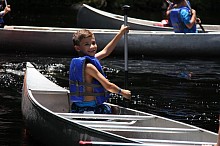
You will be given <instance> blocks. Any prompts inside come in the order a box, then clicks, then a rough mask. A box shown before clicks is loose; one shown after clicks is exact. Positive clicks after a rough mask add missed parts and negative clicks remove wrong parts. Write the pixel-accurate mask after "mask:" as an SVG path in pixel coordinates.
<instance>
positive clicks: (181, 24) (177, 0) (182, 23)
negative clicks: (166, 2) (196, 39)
mask: <svg viewBox="0 0 220 146" xmlns="http://www.w3.org/2000/svg"><path fill="white" fill-rule="evenodd" d="M173 3H174V5H175V8H173V9H171V11H170V20H171V23H172V26H173V28H174V32H176V33H197V32H198V31H197V28H196V22H197V21H198V22H200V21H201V20H200V19H199V18H196V11H195V10H194V9H192V10H190V8H189V7H187V6H188V4H187V3H188V1H186V0H173Z"/></svg>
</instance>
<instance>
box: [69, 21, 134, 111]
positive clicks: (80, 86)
mask: <svg viewBox="0 0 220 146" xmlns="http://www.w3.org/2000/svg"><path fill="white" fill-rule="evenodd" d="M128 30H129V27H128V26H124V25H122V26H121V29H120V30H119V32H118V33H117V34H116V36H115V37H114V38H113V39H112V40H111V41H110V42H109V43H108V44H107V45H106V47H105V48H104V49H103V50H101V51H100V52H97V44H96V40H95V36H94V34H93V33H92V32H91V31H89V30H85V29H83V30H79V31H77V32H76V33H74V34H73V38H72V40H73V46H74V49H75V51H77V53H78V56H79V57H78V58H73V59H72V61H71V64H70V72H69V80H70V96H71V97H70V99H71V102H72V112H73V113H95V114H103V113H104V114H110V113H111V108H110V107H109V106H107V105H106V104H103V103H104V102H106V101H107V99H108V98H109V94H108V93H107V91H109V92H112V93H116V94H120V95H122V96H123V97H125V98H127V99H130V97H131V91H129V90H126V89H121V88H120V87H118V86H117V85H115V84H114V83H111V82H110V81H109V80H108V79H106V76H105V74H104V72H103V70H102V66H101V64H100V62H99V61H100V60H101V59H103V58H105V57H107V56H109V55H110V54H111V52H112V51H113V50H114V48H115V46H116V45H117V43H118V42H119V40H120V39H121V37H122V36H123V35H124V33H126V32H127V31H128ZM96 52H97V53H96Z"/></svg>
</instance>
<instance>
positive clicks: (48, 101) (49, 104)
mask: <svg viewBox="0 0 220 146" xmlns="http://www.w3.org/2000/svg"><path fill="white" fill-rule="evenodd" d="M31 92H32V94H33V96H34V98H35V99H36V100H37V101H38V102H39V103H40V104H41V105H42V106H44V107H46V108H48V109H49V110H51V111H53V112H60V113H68V112H70V99H69V93H68V92H65V91H42V90H33V89H32V90H31Z"/></svg>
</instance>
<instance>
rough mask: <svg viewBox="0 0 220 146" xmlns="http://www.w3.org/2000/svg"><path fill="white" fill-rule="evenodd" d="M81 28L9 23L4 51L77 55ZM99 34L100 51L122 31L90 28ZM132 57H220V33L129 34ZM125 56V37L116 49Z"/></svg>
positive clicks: (2, 32) (0, 46)
mask: <svg viewBox="0 0 220 146" xmlns="http://www.w3.org/2000/svg"><path fill="white" fill-rule="evenodd" d="M80 29H81V28H56V27H32V26H8V27H6V28H4V29H0V40H1V41H0V53H16V54H18V53H32V54H49V55H52V54H55V55H62V56H64V55H67V56H68V55H69V56H73V46H72V35H73V33H74V32H76V31H77V30H80ZM90 30H91V31H93V33H94V34H95V37H96V42H97V45H98V51H99V50H101V49H103V48H104V47H105V46H106V45H107V43H108V42H109V41H110V40H112V38H113V37H114V36H115V35H116V34H117V33H118V30H113V29H90ZM128 54H129V57H136V56H137V57H143V56H145V57H148V56H156V57H158V56H159V57H219V56H220V32H208V33H197V34H192V33H191V34H184V33H174V32H168V31H138V30H130V31H129V33H128ZM112 55H113V56H114V55H117V56H124V38H122V39H121V40H120V41H119V43H118V44H117V46H116V48H115V50H114V51H113V54H112Z"/></svg>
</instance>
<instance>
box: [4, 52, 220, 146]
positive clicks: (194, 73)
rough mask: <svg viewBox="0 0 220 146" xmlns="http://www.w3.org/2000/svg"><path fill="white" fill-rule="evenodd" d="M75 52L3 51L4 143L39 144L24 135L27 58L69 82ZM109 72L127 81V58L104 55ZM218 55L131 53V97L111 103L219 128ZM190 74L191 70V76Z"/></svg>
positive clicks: (114, 79)
mask: <svg viewBox="0 0 220 146" xmlns="http://www.w3.org/2000/svg"><path fill="white" fill-rule="evenodd" d="M70 60H71V57H64V58H62V57H47V56H30V55H22V56H21V55H11V56H7V57H6V55H5V54H0V145H5V146H8V145H22V146H35V145H39V144H36V142H35V141H33V140H32V139H30V138H29V137H26V135H25V128H24V124H23V120H22V114H21V89H22V83H23V77H24V71H25V63H26V62H27V61H29V62H31V63H33V64H34V65H35V66H36V68H37V69H39V70H40V72H41V73H43V74H44V75H46V76H47V77H48V78H49V79H51V80H52V81H53V82H55V83H57V84H59V85H61V86H63V87H68V69H69V63H70ZM102 64H103V66H105V67H106V68H107V76H108V78H109V79H110V80H111V81H112V82H114V83H116V84H117V85H119V86H121V87H123V86H124V71H123V70H124V61H123V59H122V58H114V57H113V56H111V57H110V58H107V59H106V60H103V61H102ZM219 73H220V60H217V59H206V60H202V59H153V58H146V59H132V58H130V59H129V89H131V90H132V94H133V96H132V100H131V102H128V101H123V100H121V99H115V98H114V99H112V100H111V102H112V103H116V104H119V105H122V106H126V107H130V108H133V109H138V110H141V111H145V112H149V113H153V114H157V115H161V116H164V117H168V118H172V119H175V120H178V121H183V122H186V123H189V124H193V125H196V126H199V127H202V128H205V129H208V130H211V131H214V132H217V126H218V113H217V111H218V110H219V109H220V106H219V105H220V84H219V83H220V74H219ZM186 74H191V77H189V76H188V77H187V76H186Z"/></svg>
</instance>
